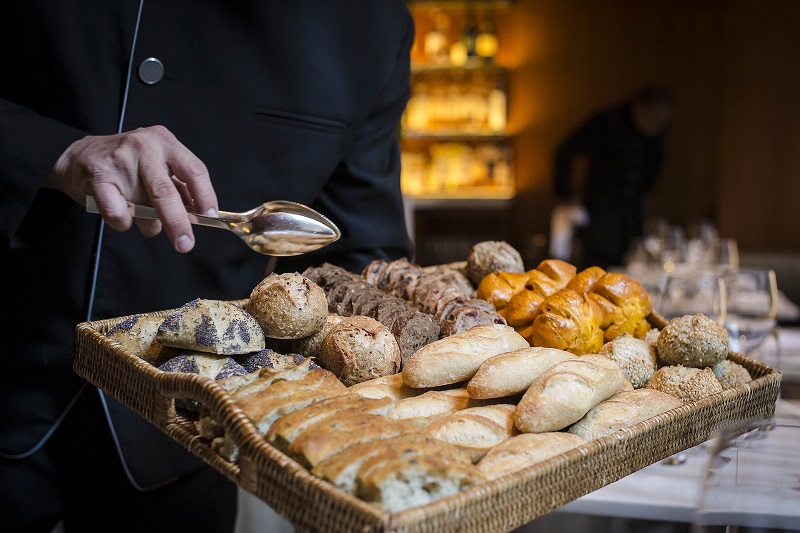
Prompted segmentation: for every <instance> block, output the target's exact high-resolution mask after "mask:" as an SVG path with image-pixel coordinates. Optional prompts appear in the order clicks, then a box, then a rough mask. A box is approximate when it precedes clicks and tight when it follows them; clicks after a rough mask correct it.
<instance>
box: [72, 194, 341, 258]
mask: <svg viewBox="0 0 800 533" xmlns="http://www.w3.org/2000/svg"><path fill="white" fill-rule="evenodd" d="M128 207H129V208H130V210H131V215H132V216H133V217H134V218H158V213H157V212H156V210H155V208H153V207H150V206H146V205H141V204H134V203H131V202H128ZM86 211H87V212H89V213H99V212H100V210H99V209H98V207H97V203H96V202H95V199H94V197H93V196H91V195H88V194H87V195H86ZM186 211H187V212H188V213H189V215H190V216H189V219H190V221H191V222H192V224H197V225H199V226H210V227H212V228H220V229H226V230H229V231H232V232H233V233H234V234H236V235H238V236H239V238H241V239H242V240H243V241H244V243H245V244H247V246H249V247H250V248H251V249H253V250H254V251H256V252H258V253H261V254H265V255H272V256H284V257H285V256H292V255H300V254H304V253H308V252H313V251H314V250H318V249H320V248H322V247H324V246H327V245H329V244H331V243H333V242H335V241H337V240H338V239H339V237H341V232H340V231H339V228H337V227H336V224H334V223H333V222H331V221H330V220H328V219H327V218H326V217H324V216H323V215H322V214H320V213H318V212H317V211H315V210H314V209H311V208H310V207H308V206H306V205H303V204H299V203H296V202H289V201H287V200H275V201H272V202H266V203H263V204H261V205H260V206H258V207H255V208H253V209H250V210H249V211H244V212H241V213H235V212H230V211H220V212H219V213H218V215H217V216H216V217H209V216H206V215H200V214H198V213H196V212H195V211H194V210H193V209H192V208H191V207H187V208H186Z"/></svg>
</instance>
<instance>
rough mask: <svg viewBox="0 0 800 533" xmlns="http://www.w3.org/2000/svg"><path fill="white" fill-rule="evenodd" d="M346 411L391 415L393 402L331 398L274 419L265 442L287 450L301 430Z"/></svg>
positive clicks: (350, 396) (344, 397)
mask: <svg viewBox="0 0 800 533" xmlns="http://www.w3.org/2000/svg"><path fill="white" fill-rule="evenodd" d="M348 412H364V413H371V414H378V415H383V416H391V415H392V414H393V413H394V401H393V400H392V399H391V398H381V399H376V398H366V397H364V396H359V395H357V394H351V393H350V392H349V391H348V393H347V394H344V395H340V396H334V397H332V398H328V399H325V400H321V401H319V402H316V403H314V404H311V405H309V406H308V407H305V408H303V409H300V410H298V411H294V412H292V413H289V414H287V415H285V416H282V417H280V418H279V419H277V420H276V421H275V422H274V423H273V424H272V425H271V426H270V428H269V431H268V432H267V434H266V439H267V442H270V443H272V444H273V445H274V446H275V447H276V448H278V449H279V450H286V449H287V448H288V447H289V445H290V444H291V443H292V442H293V441H294V439H295V438H296V437H297V435H299V434H300V433H301V432H302V431H303V430H304V429H306V428H307V427H309V426H311V425H312V424H315V423H317V422H319V421H321V420H324V419H326V418H328V417H331V416H341V415H343V414H344V413H348Z"/></svg>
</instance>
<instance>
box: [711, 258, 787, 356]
mask: <svg viewBox="0 0 800 533" xmlns="http://www.w3.org/2000/svg"><path fill="white" fill-rule="evenodd" d="M722 279H723V282H724V285H725V292H726V295H727V316H726V318H725V321H724V324H725V328H726V329H727V330H728V335H729V336H730V339H731V350H733V351H735V352H742V353H749V352H751V351H752V350H755V349H756V348H758V347H759V346H761V344H762V343H763V342H764V341H765V340H766V339H767V337H768V336H769V335H770V334H772V333H773V332H774V331H775V328H776V326H777V315H778V283H777V280H776V278H775V272H774V271H773V270H769V269H758V268H740V269H738V270H736V271H732V272H729V273H726V274H724V275H723V276H722Z"/></svg>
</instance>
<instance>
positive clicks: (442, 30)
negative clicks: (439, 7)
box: [423, 12, 450, 64]
mask: <svg viewBox="0 0 800 533" xmlns="http://www.w3.org/2000/svg"><path fill="white" fill-rule="evenodd" d="M432 18H433V26H432V27H431V29H430V30H429V31H428V32H427V33H426V34H425V41H424V47H423V52H424V54H425V59H426V60H427V61H429V62H430V63H434V64H437V63H438V64H441V63H447V62H448V61H449V47H448V44H449V42H448V39H447V32H448V29H449V27H450V17H449V16H448V15H447V14H446V13H441V12H434V13H433V14H432Z"/></svg>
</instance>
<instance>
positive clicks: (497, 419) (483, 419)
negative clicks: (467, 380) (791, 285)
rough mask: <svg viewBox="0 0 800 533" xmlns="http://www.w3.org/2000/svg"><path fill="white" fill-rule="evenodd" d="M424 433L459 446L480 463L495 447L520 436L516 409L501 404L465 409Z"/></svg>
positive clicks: (473, 460)
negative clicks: (517, 428) (515, 421)
mask: <svg viewBox="0 0 800 533" xmlns="http://www.w3.org/2000/svg"><path fill="white" fill-rule="evenodd" d="M424 433H425V434H427V435H430V436H432V437H434V438H436V439H439V440H442V441H444V442H447V443H450V444H452V445H454V446H457V447H458V448H460V449H461V450H464V451H465V452H467V453H468V454H469V456H470V458H471V459H472V462H474V463H477V462H478V461H479V460H480V459H481V457H483V456H484V455H486V453H487V452H488V451H489V450H490V449H492V447H493V446H495V445H497V444H499V443H500V442H502V441H504V440H506V439H508V438H510V437H512V436H513V435H515V434H516V433H517V431H516V428H515V427H514V406H513V405H510V404H498V405H491V406H483V407H472V408H469V409H464V410H462V411H459V412H457V413H453V414H452V415H450V416H448V417H446V418H445V419H443V420H442V421H440V422H437V423H435V424H433V425H431V426H430V427H428V428H427V429H426V430H424Z"/></svg>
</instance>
